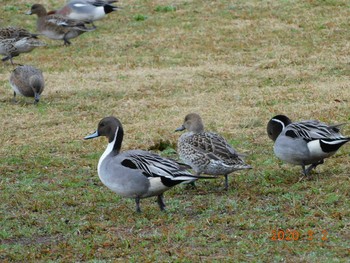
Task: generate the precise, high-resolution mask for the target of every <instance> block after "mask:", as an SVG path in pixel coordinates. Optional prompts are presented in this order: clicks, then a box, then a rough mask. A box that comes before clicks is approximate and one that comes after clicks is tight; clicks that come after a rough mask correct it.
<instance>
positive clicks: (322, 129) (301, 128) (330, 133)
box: [285, 120, 344, 141]
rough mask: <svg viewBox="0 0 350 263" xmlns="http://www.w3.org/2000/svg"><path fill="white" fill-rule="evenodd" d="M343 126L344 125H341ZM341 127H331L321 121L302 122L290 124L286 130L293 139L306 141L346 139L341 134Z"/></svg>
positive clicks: (286, 133)
mask: <svg viewBox="0 0 350 263" xmlns="http://www.w3.org/2000/svg"><path fill="white" fill-rule="evenodd" d="M340 125H342V124H340ZM340 125H332V126H329V125H327V124H325V123H323V122H319V121H314V120H313V121H302V122H296V123H292V124H289V125H288V126H287V127H286V128H285V135H286V136H288V137H291V138H301V139H304V140H305V141H313V140H319V139H322V140H339V139H344V137H343V136H342V135H341V134H340V133H339V128H338V127H339V126H340Z"/></svg>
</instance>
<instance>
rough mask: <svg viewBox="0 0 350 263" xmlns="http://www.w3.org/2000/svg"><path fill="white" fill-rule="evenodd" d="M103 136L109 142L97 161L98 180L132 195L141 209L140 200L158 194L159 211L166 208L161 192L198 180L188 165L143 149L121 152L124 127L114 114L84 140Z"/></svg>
mask: <svg viewBox="0 0 350 263" xmlns="http://www.w3.org/2000/svg"><path fill="white" fill-rule="evenodd" d="M99 136H106V137H107V139H108V145H107V148H106V150H105V151H104V153H103V154H102V156H101V157H100V159H99V162H98V169H97V170H98V175H99V178H100V180H101V182H102V183H103V184H104V185H105V186H107V187H108V188H109V189H111V190H112V191H114V192H115V193H117V194H119V195H121V196H123V197H129V198H134V199H135V202H136V211H137V212H140V211H141V209H140V199H142V198H146V197H151V196H157V197H158V205H159V207H160V209H161V210H164V209H165V204H164V202H163V193H164V192H165V191H167V190H169V189H170V188H171V187H173V186H175V185H177V184H180V183H182V182H188V181H192V180H196V179H198V177H196V176H194V175H192V174H191V173H190V172H189V171H187V168H188V167H187V166H186V165H183V164H181V163H178V162H176V161H174V160H171V159H167V158H163V157H161V156H159V155H157V154H155V153H151V152H148V151H143V150H129V151H124V152H121V145H122V141H123V136H124V130H123V126H122V124H121V122H120V121H119V120H118V119H117V118H115V117H113V116H110V117H105V118H103V119H102V120H101V121H100V122H99V124H98V128H97V131H96V132H94V133H93V134H91V135H89V136H86V137H85V138H84V139H92V138H96V137H99Z"/></svg>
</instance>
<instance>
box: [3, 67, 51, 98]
mask: <svg viewBox="0 0 350 263" xmlns="http://www.w3.org/2000/svg"><path fill="white" fill-rule="evenodd" d="M10 85H11V87H12V89H13V101H14V102H16V94H20V95H22V96H25V97H34V103H38V102H39V99H40V95H41V93H42V92H43V90H44V87H45V82H44V77H43V74H42V72H41V70H39V69H37V68H35V67H33V66H28V65H24V66H18V67H17V68H16V69H15V70H13V71H12V73H11V76H10Z"/></svg>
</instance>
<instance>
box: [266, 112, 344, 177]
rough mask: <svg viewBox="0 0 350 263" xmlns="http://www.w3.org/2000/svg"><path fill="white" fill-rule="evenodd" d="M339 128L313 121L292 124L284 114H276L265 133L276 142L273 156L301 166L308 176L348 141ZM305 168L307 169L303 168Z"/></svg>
mask: <svg viewBox="0 0 350 263" xmlns="http://www.w3.org/2000/svg"><path fill="white" fill-rule="evenodd" d="M341 125H342V124H339V125H327V124H325V123H323V122H320V121H316V120H306V121H300V122H292V121H291V120H290V119H289V118H288V117H287V116H285V115H277V116H275V117H273V118H272V119H271V120H270V121H269V122H268V124H267V134H268V136H269V138H270V139H271V140H273V141H274V142H275V144H274V152H275V154H276V156H277V157H278V158H279V159H281V160H283V161H285V162H288V163H291V164H296V165H301V166H302V168H303V173H304V175H305V176H307V175H309V173H310V172H311V170H312V169H314V168H316V167H317V166H318V165H320V164H323V163H324V159H326V158H328V157H330V156H332V155H333V154H335V153H336V152H337V151H338V150H339V148H340V147H341V146H342V145H344V144H345V143H347V142H348V141H350V137H345V136H343V135H341V134H340V130H339V126H341ZM307 165H310V166H309V167H307V168H306V166H307Z"/></svg>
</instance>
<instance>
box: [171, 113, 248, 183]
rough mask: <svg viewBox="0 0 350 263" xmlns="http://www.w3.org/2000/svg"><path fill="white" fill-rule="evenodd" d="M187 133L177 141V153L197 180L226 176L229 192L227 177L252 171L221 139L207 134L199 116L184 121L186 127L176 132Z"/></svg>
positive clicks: (187, 117)
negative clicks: (233, 173) (199, 177)
mask: <svg viewBox="0 0 350 263" xmlns="http://www.w3.org/2000/svg"><path fill="white" fill-rule="evenodd" d="M185 129H187V130H188V132H186V133H184V134H182V135H181V136H180V138H179V139H178V144H177V150H178V154H179V157H180V159H181V160H182V161H183V162H184V163H185V164H187V165H189V166H191V167H192V169H193V170H194V171H195V172H196V176H199V175H200V174H202V173H205V174H209V175H224V176H225V189H226V190H227V189H228V175H229V174H230V173H232V172H234V171H237V170H242V169H250V168H252V167H251V166H250V165H248V164H246V163H245V162H244V160H243V159H242V155H240V154H239V153H237V151H236V150H235V149H234V148H233V147H232V146H231V145H230V144H229V143H228V142H227V141H226V140H225V138H223V137H222V136H221V135H219V134H216V133H213V132H206V131H204V125H203V122H202V118H201V117H200V116H199V115H198V114H196V113H190V114H188V115H187V116H186V117H185V120H184V123H183V125H182V126H181V127H179V128H177V129H176V130H175V131H183V130H185Z"/></svg>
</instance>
